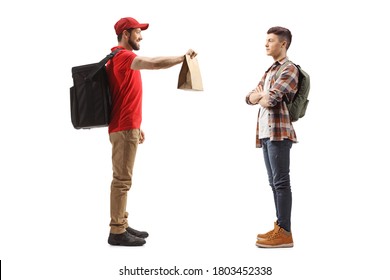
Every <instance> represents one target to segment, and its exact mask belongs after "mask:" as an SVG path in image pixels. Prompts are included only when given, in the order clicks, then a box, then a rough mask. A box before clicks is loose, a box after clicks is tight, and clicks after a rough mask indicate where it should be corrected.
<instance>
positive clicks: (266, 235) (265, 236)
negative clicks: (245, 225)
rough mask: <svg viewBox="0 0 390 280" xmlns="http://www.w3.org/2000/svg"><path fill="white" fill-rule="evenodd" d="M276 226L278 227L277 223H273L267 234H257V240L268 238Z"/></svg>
mask: <svg viewBox="0 0 390 280" xmlns="http://www.w3.org/2000/svg"><path fill="white" fill-rule="evenodd" d="M277 225H278V224H277V222H274V228H273V229H272V230H270V231H269V232H267V233H259V234H258V235H257V239H267V238H268V237H270V236H271V235H272V234H273V233H274V230H275V228H276V226H277Z"/></svg>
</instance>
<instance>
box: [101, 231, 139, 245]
mask: <svg viewBox="0 0 390 280" xmlns="http://www.w3.org/2000/svg"><path fill="white" fill-rule="evenodd" d="M145 243H146V241H145V240H144V239H142V238H138V237H136V236H134V235H131V234H130V233H128V232H127V231H125V232H124V233H121V234H114V233H110V236H109V237H108V244H110V245H119V246H142V245H144V244H145Z"/></svg>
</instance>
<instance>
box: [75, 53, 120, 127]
mask: <svg viewBox="0 0 390 280" xmlns="http://www.w3.org/2000/svg"><path fill="white" fill-rule="evenodd" d="M120 50H121V49H116V50H115V51H113V52H111V53H110V54H108V55H107V56H106V57H105V58H104V59H102V60H101V61H100V62H99V63H93V64H87V65H81V66H75V67H72V78H73V86H72V87H71V88H70V112H71V118H72V124H73V126H74V128H76V129H80V128H95V127H104V126H108V124H109V123H110V115H111V94H110V87H109V85H108V78H107V73H106V63H107V62H108V61H109V60H110V59H111V58H113V57H114V56H115V54H116V53H117V52H119V51H120Z"/></svg>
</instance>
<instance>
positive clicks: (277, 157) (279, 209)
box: [262, 138, 292, 231]
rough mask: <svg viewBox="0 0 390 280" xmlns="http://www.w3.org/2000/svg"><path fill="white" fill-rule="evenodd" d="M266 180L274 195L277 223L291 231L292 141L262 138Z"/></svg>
mask: <svg viewBox="0 0 390 280" xmlns="http://www.w3.org/2000/svg"><path fill="white" fill-rule="evenodd" d="M262 145H263V154H264V161H265V166H266V167H267V173H268V181H269V184H270V186H271V188H272V192H273V195H274V202H275V209H276V217H277V224H278V225H279V226H280V227H282V228H284V229H285V230H287V231H291V204H292V196H291V186H290V149H291V147H292V141H291V140H289V139H285V140H283V141H271V140H270V139H269V138H265V139H262Z"/></svg>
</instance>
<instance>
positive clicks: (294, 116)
mask: <svg viewBox="0 0 390 280" xmlns="http://www.w3.org/2000/svg"><path fill="white" fill-rule="evenodd" d="M289 62H290V63H292V64H294V65H295V66H296V67H297V68H298V71H299V78H298V91H297V92H296V93H295V95H294V98H293V100H290V101H288V100H287V99H286V100H285V102H286V104H287V108H288V111H289V113H290V118H291V121H293V122H295V121H297V120H298V119H300V118H302V117H303V116H305V113H306V109H307V105H308V104H309V100H308V99H307V98H308V96H309V91H310V76H309V74H307V73H306V72H305V71H304V70H302V68H301V66H299V65H297V64H295V63H293V62H292V61H290V60H287V61H286V62H285V63H283V65H282V66H281V67H280V68H279V70H278V72H276V74H275V75H276V76H275V78H276V79H278V78H279V76H280V74H281V73H282V71H283V69H284V68H285V67H286V66H287V65H288V64H289Z"/></svg>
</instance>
